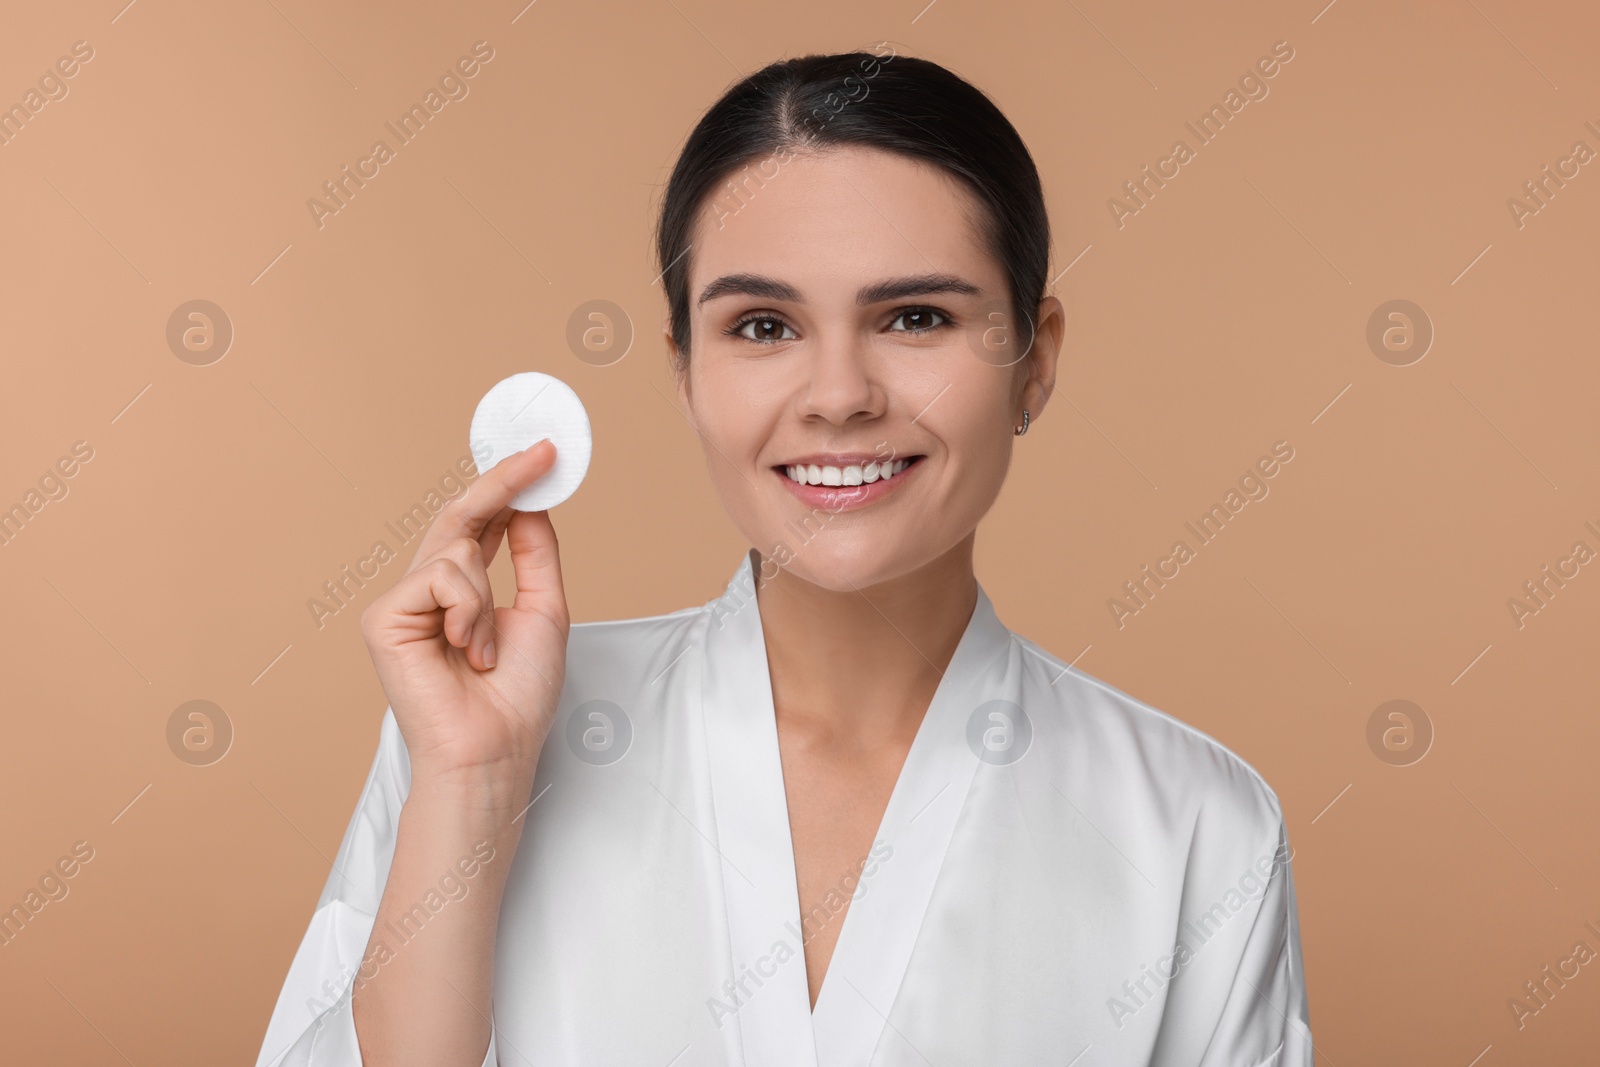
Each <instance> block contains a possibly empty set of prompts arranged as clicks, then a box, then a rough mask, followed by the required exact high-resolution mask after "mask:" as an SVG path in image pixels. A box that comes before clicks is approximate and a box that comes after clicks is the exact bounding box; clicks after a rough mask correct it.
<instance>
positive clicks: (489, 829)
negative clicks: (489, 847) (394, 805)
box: [401, 772, 533, 842]
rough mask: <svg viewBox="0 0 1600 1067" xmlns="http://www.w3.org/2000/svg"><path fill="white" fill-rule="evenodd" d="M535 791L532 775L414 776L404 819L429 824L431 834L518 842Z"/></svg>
mask: <svg viewBox="0 0 1600 1067" xmlns="http://www.w3.org/2000/svg"><path fill="white" fill-rule="evenodd" d="M532 790H533V776H532V774H531V773H530V774H527V775H521V776H516V777H507V776H504V775H490V774H482V773H466V774H462V773H459V772H452V773H449V774H439V775H435V774H423V775H414V776H413V777H412V780H411V789H410V791H409V792H408V793H407V795H406V800H405V804H404V806H403V807H402V808H401V818H402V819H405V818H406V817H407V816H408V815H409V817H410V821H411V822H412V823H416V824H425V825H426V826H427V827H428V828H429V830H430V836H442V837H450V838H454V839H457V840H460V841H466V840H467V839H469V838H470V839H471V840H472V841H476V840H478V839H480V838H489V839H490V840H495V841H498V840H502V839H504V840H508V841H511V842H514V841H515V840H516V838H517V837H518V836H520V834H521V829H522V826H523V825H524V821H525V820H524V819H522V818H520V817H519V816H521V815H522V814H523V813H524V812H525V811H526V809H527V806H528V802H529V801H530V800H532V799H533V792H532ZM508 834H509V835H510V836H509V837H507V835H508Z"/></svg>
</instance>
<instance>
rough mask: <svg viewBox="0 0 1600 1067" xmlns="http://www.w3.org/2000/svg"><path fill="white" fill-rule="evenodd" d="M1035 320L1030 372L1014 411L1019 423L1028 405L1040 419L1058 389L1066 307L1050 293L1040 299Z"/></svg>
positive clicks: (1031, 417)
mask: <svg viewBox="0 0 1600 1067" xmlns="http://www.w3.org/2000/svg"><path fill="white" fill-rule="evenodd" d="M1034 321H1035V322H1036V323H1038V325H1037V326H1036V327H1035V328H1034V335H1033V347H1032V348H1031V349H1030V350H1029V351H1028V356H1027V359H1026V360H1025V362H1026V363H1027V366H1028V374H1027V378H1026V379H1025V380H1024V381H1023V385H1022V396H1021V399H1020V400H1019V401H1018V402H1017V410H1016V411H1015V412H1013V415H1014V416H1015V417H1016V420H1017V422H1018V423H1020V422H1021V421H1022V409H1023V408H1027V409H1028V419H1029V421H1030V422H1037V421H1038V419H1039V415H1040V414H1041V413H1042V412H1043V411H1044V406H1045V403H1046V402H1047V401H1049V399H1050V394H1051V393H1053V392H1055V388H1056V365H1057V363H1058V362H1059V361H1060V358H1061V343H1062V341H1063V339H1064V338H1065V337H1066V332H1067V310H1066V308H1065V307H1063V306H1062V304H1061V301H1060V300H1058V299H1057V298H1056V297H1053V296H1047V297H1045V298H1044V299H1043V300H1041V301H1039V310H1038V312H1037V316H1036V317H1035V319H1034Z"/></svg>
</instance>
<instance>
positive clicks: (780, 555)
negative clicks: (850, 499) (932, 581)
mask: <svg viewBox="0 0 1600 1067" xmlns="http://www.w3.org/2000/svg"><path fill="white" fill-rule="evenodd" d="M830 537H833V538H834V539H835V540H834V543H832V544H827V543H826V542H827V540H828V538H830ZM852 542H855V543H852ZM783 543H784V547H785V551H782V552H772V553H768V552H766V551H763V552H762V558H763V559H771V560H773V561H774V562H778V563H780V565H781V566H782V568H783V570H784V571H786V572H787V573H788V575H789V576H790V577H791V578H799V579H801V580H802V581H806V582H809V583H811V584H812V585H815V586H817V587H819V588H822V589H827V590H830V591H832V592H835V593H854V592H856V591H858V590H863V589H869V588H871V587H872V586H875V585H878V584H880V583H882V582H886V581H890V580H891V579H894V578H898V577H899V576H900V575H902V574H905V573H906V572H907V571H910V570H913V569H914V568H915V564H914V563H913V564H911V565H907V556H906V553H905V551H904V541H903V540H900V539H892V540H884V541H879V540H877V539H873V540H872V541H870V542H866V543H863V542H861V541H860V540H859V538H857V537H852V536H851V535H847V534H844V533H843V532H842V531H840V532H835V531H829V530H826V529H824V530H823V531H821V532H818V533H816V534H815V540H812V541H809V542H805V543H799V542H797V541H796V540H793V539H789V540H785V541H784V542H783Z"/></svg>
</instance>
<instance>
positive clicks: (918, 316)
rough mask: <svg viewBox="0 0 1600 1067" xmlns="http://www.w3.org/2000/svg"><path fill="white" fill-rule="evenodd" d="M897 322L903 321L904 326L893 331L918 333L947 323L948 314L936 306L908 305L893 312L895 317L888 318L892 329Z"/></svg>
mask: <svg viewBox="0 0 1600 1067" xmlns="http://www.w3.org/2000/svg"><path fill="white" fill-rule="evenodd" d="M897 322H904V323H905V327H904V328H903V329H898V330H894V332H895V333H911V334H920V333H928V332H930V331H932V330H937V329H938V328H939V327H941V326H947V325H949V324H950V316H948V315H946V314H945V313H944V312H942V311H940V310H938V309H937V308H930V307H909V308H901V309H900V310H899V311H898V312H896V313H895V317H894V318H893V319H892V320H890V328H891V329H893V327H894V323H897Z"/></svg>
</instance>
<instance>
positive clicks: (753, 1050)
mask: <svg viewBox="0 0 1600 1067" xmlns="http://www.w3.org/2000/svg"><path fill="white" fill-rule="evenodd" d="M759 566H760V556H759V553H758V552H757V551H756V550H755V549H753V548H752V549H750V550H749V551H748V552H747V553H746V555H745V557H744V559H743V561H742V562H741V563H740V565H739V567H738V568H737V569H736V571H735V572H734V575H733V578H732V579H731V580H730V581H729V582H728V585H727V588H726V590H725V591H724V593H723V595H722V596H721V597H719V598H717V599H716V600H713V601H711V602H710V603H708V604H707V606H706V610H707V612H708V618H707V622H706V637H705V641H704V642H703V644H702V646H701V647H702V660H701V665H700V666H701V671H700V677H701V679H702V683H703V684H702V686H701V694H702V701H701V704H702V717H703V728H704V735H703V736H704V737H705V739H706V746H707V758H708V766H709V768H710V777H711V791H712V801H713V811H714V815H715V826H714V827H713V828H711V829H712V831H713V832H712V833H711V834H710V835H709V839H710V840H712V841H713V842H714V847H715V848H716V849H717V852H718V854H719V856H720V857H721V864H720V866H721V872H722V886H723V891H724V899H725V903H726V907H727V920H728V939H729V941H728V943H729V945H730V948H731V956H732V958H731V959H730V960H729V961H727V967H728V970H727V979H728V981H727V982H725V984H724V987H723V989H722V990H718V991H715V993H716V996H717V998H718V999H719V1001H720V1003H721V1004H722V1005H723V1006H724V1007H723V1008H721V1009H719V1010H718V1011H716V1012H714V1013H713V1014H714V1015H717V1016H718V1017H719V1023H720V1026H721V1027H728V1026H737V1027H738V1032H739V1035H740V1038H741V1042H742V1045H743V1050H744V1058H745V1062H746V1063H747V1064H750V1065H756V1064H760V1065H763V1067H765V1065H769V1064H770V1065H783V1067H791V1065H796V1067H797V1065H805V1067H815V1065H816V1064H818V1063H821V1064H827V1065H828V1067H847V1065H849V1067H856V1065H865V1064H867V1063H868V1062H869V1060H870V1059H871V1058H872V1055H873V1050H874V1049H875V1048H876V1046H877V1044H878V1042H879V1040H880V1038H881V1037H883V1033H884V1029H885V1023H886V1020H887V1017H888V1015H889V1013H890V1009H891V1007H892V1006H893V1003H894V1000H895V995H896V993H897V991H898V990H899V988H900V984H901V980H902V978H903V977H904V975H905V972H906V965H907V963H908V961H909V960H910V958H911V952H912V948H913V947H914V945H915V943H916V940H917V933H918V931H919V929H920V928H921V925H922V920H923V916H924V914H925V912H926V910H927V906H928V901H929V899H930V897H931V896H932V893H933V887H934V883H935V881H936V880H937V878H938V874H939V869H940V866H941V865H942V863H943V861H944V856H945V853H946V850H947V849H948V847H949V844H950V839H951V836H952V834H953V832H954V830H955V825H956V820H957V817H958V816H959V815H960V812H961V809H962V807H963V805H964V803H965V800H966V796H967V792H968V789H969V787H970V785H971V783H972V779H973V775H974V773H975V771H976V769H977V766H978V764H979V762H980V759H979V756H978V754H977V753H976V752H975V751H974V749H973V747H972V742H970V741H969V738H971V737H973V736H975V734H974V721H975V719H978V718H981V717H982V713H981V712H980V711H979V709H980V707H982V706H983V705H985V704H987V703H988V702H989V701H993V700H996V699H1000V700H1009V701H1012V702H1016V701H1018V700H1019V695H1020V689H1021V674H1020V668H1019V662H1018V661H1019V658H1020V649H1019V648H1018V647H1017V646H1016V644H1015V643H1014V642H1013V641H1012V640H1011V638H1012V634H1011V631H1010V630H1009V629H1007V628H1006V627H1005V626H1004V625H1003V624H1002V623H1001V622H1000V620H999V618H998V617H997V616H996V615H995V611H994V606H993V604H992V603H991V602H990V600H989V597H988V595H987V594H986V593H985V592H984V590H983V587H982V585H981V584H980V585H979V587H978V596H977V603H976V604H975V606H974V608H973V611H972V616H971V618H970V619H969V620H968V622H967V626H966V629H965V631H964V632H963V633H962V636H961V640H960V642H959V643H958V644H957V646H956V649H955V652H954V654H953V655H952V656H951V659H950V663H949V665H948V666H947V667H946V668H945V670H944V675H943V677H942V678H941V679H940V681H939V684H938V687H937V688H936V690H935V692H934V696H933V699H932V701H931V703H930V704H929V706H928V711H927V714H926V715H925V716H924V717H923V720H922V723H921V725H920V726H919V727H918V730H917V734H916V737H915V738H914V740H913V741H912V744H911V748H910V750H909V751H908V752H907V754H906V760H905V764H904V766H903V767H902V769H901V772H900V776H899V778H898V779H897V780H896V782H895V785H894V790H893V793H892V794H891V796H890V798H889V803H888V806H887V808H886V810H885V811H884V814H883V818H882V820H881V822H880V824H879V827H878V830H877V833H876V834H875V836H874V845H873V856H874V857H876V859H877V862H876V863H875V864H873V866H872V867H870V868H869V869H868V872H870V873H868V872H863V877H862V878H861V882H860V885H859V886H858V887H857V888H856V893H857V894H858V896H856V897H855V898H854V899H852V900H851V902H850V905H849V908H848V910H847V911H846V912H845V918H844V925H843V927H842V928H841V929H840V932H839V938H838V941H837V944H836V945H835V947H834V952H833V956H832V958H831V960H830V962H829V965H828V970H827V974H826V976H825V977H824V981H823V985H822V989H821V991H820V993H819V994H818V997H817V1005H816V1009H815V1011H813V1010H812V1009H811V1007H810V996H809V991H808V987H807V984H806V968H805V960H804V951H803V945H804V937H805V936H806V935H805V929H804V928H803V927H802V925H801V916H800V901H799V891H798V888H797V886H796V877H795V865H794V846H793V840H792V838H791V836H790V832H789V814H788V803H787V799H786V796H785V793H784V785H783V766H782V762H781V759H780V756H779V751H778V734H777V722H776V717H775V713H774V708H773V699H772V683H771V674H770V671H769V666H768V662H767V653H766V642H765V636H764V633H763V630H762V624H761V613H760V610H759V609H758V606H757V600H756V582H757V579H758V577H759V570H758V568H759ZM977 733H979V734H981V727H979V728H978V730H977ZM890 1037H891V1038H892V1039H895V1040H899V1039H898V1038H893V1031H891V1033H890Z"/></svg>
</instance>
